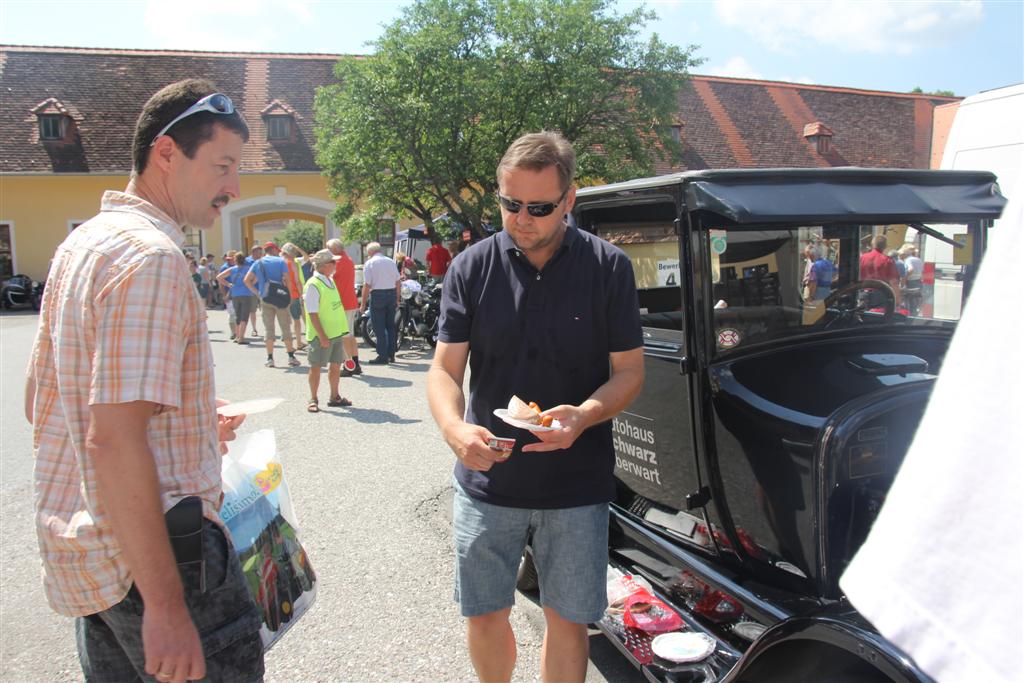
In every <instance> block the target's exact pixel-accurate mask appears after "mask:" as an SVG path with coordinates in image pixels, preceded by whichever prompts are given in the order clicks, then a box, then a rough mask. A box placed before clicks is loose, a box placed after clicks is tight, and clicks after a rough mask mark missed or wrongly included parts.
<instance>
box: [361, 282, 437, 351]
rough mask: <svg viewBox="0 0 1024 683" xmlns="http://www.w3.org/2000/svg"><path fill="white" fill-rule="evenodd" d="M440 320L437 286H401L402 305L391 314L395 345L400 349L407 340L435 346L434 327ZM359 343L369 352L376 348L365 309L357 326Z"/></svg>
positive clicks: (429, 284)
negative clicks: (395, 333) (364, 343)
mask: <svg viewBox="0 0 1024 683" xmlns="http://www.w3.org/2000/svg"><path fill="white" fill-rule="evenodd" d="M440 316H441V282H440V281H437V282H430V283H428V284H427V286H426V287H425V288H424V287H423V286H422V285H420V283H419V282H416V281H415V280H406V281H405V282H403V283H402V301H401V303H399V305H398V310H397V311H396V312H395V326H396V328H397V329H398V343H397V344H396V348H401V347H402V345H403V344H404V343H405V341H406V340H407V339H410V338H416V339H424V340H426V342H427V343H428V344H430V346H431V347H434V346H437V324H438V319H439V318H440ZM358 328H359V329H361V330H362V333H363V341H364V342H366V343H367V345H369V346H370V347H371V348H376V346H377V334H376V332H375V331H374V329H373V323H372V322H371V320H370V310H369V309H367V310H366V311H365V312H364V313H363V315H362V318H361V320H360V321H359V323H358Z"/></svg>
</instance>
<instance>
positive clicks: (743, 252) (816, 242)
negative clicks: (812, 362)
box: [705, 224, 970, 354]
mask: <svg viewBox="0 0 1024 683" xmlns="http://www.w3.org/2000/svg"><path fill="white" fill-rule="evenodd" d="M922 228H923V229H917V228H914V227H913V226H909V225H897V224H885V225H853V224H828V225H794V226H786V227H783V228H780V227H778V226H771V227H766V228H764V229H756V228H749V227H744V228H742V229H738V228H735V227H724V226H723V227H721V228H712V229H711V230H709V231H707V239H706V240H705V243H706V249H707V252H708V257H709V261H710V263H711V295H712V296H711V305H712V306H713V307H714V308H713V311H712V317H713V320H714V324H713V328H712V330H713V333H714V335H715V337H714V340H713V341H714V344H715V348H716V351H717V353H720V354H721V353H729V352H731V351H733V350H734V349H737V348H741V347H746V346H750V345H752V344H757V343H761V342H767V341H772V340H775V339H780V338H787V337H799V336H801V335H808V334H818V333H821V332H825V331H830V330H838V329H849V328H852V327H866V326H879V325H886V326H901V327H907V326H913V327H921V328H928V327H937V328H952V326H954V325H955V321H956V320H957V319H959V317H960V311H961V308H962V305H963V296H964V283H963V282H962V281H961V280H960V279H957V277H956V276H957V273H958V272H959V271H957V270H956V268H965V267H966V265H963V266H960V265H958V266H953V265H952V264H950V266H948V267H947V266H946V264H945V262H940V263H937V262H936V261H935V258H936V255H937V254H939V253H940V252H941V253H942V254H943V257H944V258H946V257H947V256H946V255H945V252H942V250H937V249H935V248H934V241H935V238H933V237H929V236H928V235H927V234H925V230H928V231H936V232H939V233H941V234H942V235H946V234H949V235H951V236H952V235H963V234H969V230H968V229H967V227H966V226H964V225H952V224H950V225H944V224H943V225H928V226H922ZM929 240H931V241H929ZM943 246H947V245H943ZM953 252H957V253H958V255H957V259H958V261H964V263H965V264H967V262H968V261H969V256H968V254H969V253H970V249H969V248H966V247H965V248H962V249H955V248H952V247H950V248H949V255H948V258H949V259H950V260H952V258H953V257H952V253H953ZM929 258H930V259H932V260H927V259H929ZM965 259H966V260H965ZM961 279H962V278H961Z"/></svg>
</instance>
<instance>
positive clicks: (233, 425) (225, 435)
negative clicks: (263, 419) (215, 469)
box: [217, 398, 245, 455]
mask: <svg viewBox="0 0 1024 683" xmlns="http://www.w3.org/2000/svg"><path fill="white" fill-rule="evenodd" d="M229 403H231V401H225V400H224V399H222V398H218V399H217V407H218V408H219V407H221V406H226V405H227V404H229ZM243 422H245V414H244V413H243V414H242V415H235V416H234V417H225V416H223V415H221V414H220V413H217V440H218V441H219V442H220V454H221V455H224V454H225V453H227V452H228V444H227V442H228V441H234V440H235V430H237V429H238V428H239V427H241V426H242V423H243Z"/></svg>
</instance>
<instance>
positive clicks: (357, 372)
mask: <svg viewBox="0 0 1024 683" xmlns="http://www.w3.org/2000/svg"><path fill="white" fill-rule="evenodd" d="M352 374H353V375H361V374H363V366H362V365H360V364H359V361H356V369H355V370H353V371H352Z"/></svg>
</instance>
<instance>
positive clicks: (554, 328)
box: [438, 227, 643, 509]
mask: <svg viewBox="0 0 1024 683" xmlns="http://www.w3.org/2000/svg"><path fill="white" fill-rule="evenodd" d="M442 291H443V295H442V300H441V320H440V329H439V333H438V338H439V339H440V340H441V341H443V342H447V343H462V342H467V341H468V342H469V370H470V376H469V404H468V410H467V415H466V420H467V421H468V422H471V423H473V424H478V425H482V426H484V427H486V428H487V429H489V430H490V431H491V432H492V433H493V434H494V435H495V436H504V437H513V438H515V439H516V448H515V450H514V451H513V453H512V456H511V457H510V458H509V459H508V460H507V461H505V462H503V463H496V464H495V465H494V466H493V467H492V468H491V469H490V470H489V471H488V472H476V471H473V470H468V469H466V468H465V467H463V466H462V463H461V462H458V463H456V466H455V477H456V479H457V480H458V481H459V483H460V484H462V487H463V488H464V489H465V490H466V492H467V493H468V494H469V495H471V496H473V497H474V498H476V499H479V500H483V501H485V502H488V503H492V504H494V505H503V506H506V507H518V508H534V509H556V508H568V507H577V506H580V505H592V504H596V503H604V502H608V501H611V500H612V499H613V498H614V496H615V480H614V475H613V473H612V472H613V469H614V466H615V454H614V452H613V450H612V433H611V423H610V422H605V423H603V424H600V425H595V426H594V427H591V428H590V429H588V430H587V431H586V432H584V433H583V434H582V435H580V437H579V438H578V439H577V440H576V442H575V443H574V444H573V445H572V447H571V448H569V449H567V450H559V451H550V452H544V453H523V452H522V450H521V447H522V446H523V445H525V444H528V443H532V442H535V441H537V438H536V437H534V436H533V435H532V434H531V433H530V432H528V431H526V430H523V429H517V428H515V427H512V426H509V425H507V424H505V423H504V422H502V421H501V420H500V419H499V418H497V417H495V415H494V412H493V411H494V410H495V409H496V408H505V407H507V405H508V401H509V399H510V398H511V397H512V395H513V394H514V395H516V396H518V397H519V398H521V399H522V400H524V401H526V402H527V403H529V402H531V401H535V402H536V403H537V404H538V405H539V406H540V407H541V408H542V409H549V408H553V407H554V406H556V405H560V404H571V405H579V404H580V403H582V402H583V401H585V400H586V399H588V398H589V397H590V396H591V394H593V393H594V391H596V390H597V389H598V388H599V387H600V386H601V385H602V384H604V383H605V382H606V381H608V377H609V375H610V366H609V358H608V354H609V353H612V352H619V351H629V350H631V349H635V348H638V347H639V346H641V345H642V344H643V336H642V334H643V333H642V331H641V328H640V308H639V304H638V301H637V295H636V284H635V280H634V276H633V267H632V264H630V262H629V258H628V257H627V256H626V255H625V254H624V253H623V252H622V250H620V249H618V248H617V247H614V246H612V245H611V244H609V243H608V242H606V241H604V240H602V239H600V238H598V237H596V236H595V235H591V234H589V233H586V232H582V231H580V230H578V229H576V228H574V227H569V228H567V229H566V234H565V238H564V240H563V242H562V245H561V246H560V247H559V249H558V250H557V251H556V252H555V254H554V255H553V256H552V257H551V259H550V260H549V261H548V262H547V263H546V264H545V265H544V269H543V270H541V271H539V272H538V271H537V269H536V268H534V267H533V266H532V265H531V264H530V262H529V260H528V259H527V258H526V256H525V255H524V254H522V253H521V252H520V251H519V250H518V249H517V248H516V246H515V243H514V242H513V241H512V238H511V237H509V235H508V233H506V232H504V231H503V232H499V233H497V234H496V235H493V236H491V237H489V238H487V239H485V240H483V241H482V242H479V243H478V244H476V245H474V246H472V247H471V248H469V249H468V250H466V251H465V252H463V253H462V254H460V255H459V257H458V258H456V259H455V260H454V261H453V262H452V265H451V267H450V268H449V270H448V273H447V275H446V276H445V280H444V289H443V290H442Z"/></svg>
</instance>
